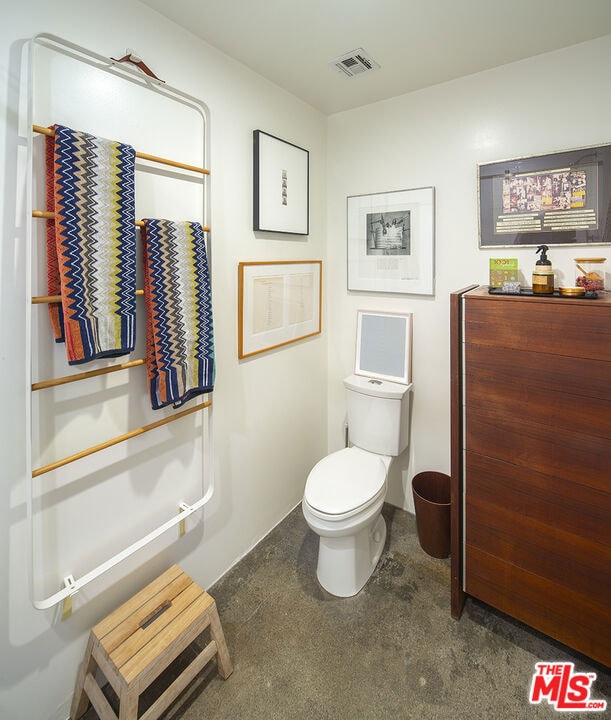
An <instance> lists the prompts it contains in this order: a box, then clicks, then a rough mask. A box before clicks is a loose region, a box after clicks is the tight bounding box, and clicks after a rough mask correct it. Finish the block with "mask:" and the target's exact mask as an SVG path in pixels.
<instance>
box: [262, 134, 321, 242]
mask: <svg viewBox="0 0 611 720" xmlns="http://www.w3.org/2000/svg"><path fill="white" fill-rule="evenodd" d="M309 161H310V154H309V152H308V151H307V150H304V149H303V148H300V147H298V146H297V145H293V143H290V142H287V141H286V140H281V139H280V138H277V137H274V136H273V135H270V134H269V133H266V132H263V130H254V131H253V229H254V230H263V231H268V232H278V233H289V234H293V235H307V234H308V233H309V172H310V169H309Z"/></svg>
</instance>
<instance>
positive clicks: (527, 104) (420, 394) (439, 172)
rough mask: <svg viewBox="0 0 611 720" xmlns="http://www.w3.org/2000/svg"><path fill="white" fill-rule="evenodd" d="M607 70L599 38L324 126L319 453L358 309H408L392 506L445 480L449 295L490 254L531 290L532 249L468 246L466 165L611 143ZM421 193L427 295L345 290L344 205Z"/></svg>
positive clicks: (340, 410)
mask: <svg viewBox="0 0 611 720" xmlns="http://www.w3.org/2000/svg"><path fill="white" fill-rule="evenodd" d="M610 63H611V37H609V36H607V37H605V38H602V39H600V40H596V41H593V42H590V43H585V44H582V45H577V46H573V47H571V48H569V49H565V50H562V51H559V52H554V53H549V54H545V55H540V56H538V57H535V58H532V59H530V60H525V61H523V62H518V63H513V64H511V65H506V66H504V67H501V68H498V69H495V70H491V71H488V72H484V73H480V74H477V75H473V76H470V77H467V78H463V79H460V80H456V81H454V82H450V83H446V84H443V85H438V86H436V87H432V88H429V89H426V90H422V91H419V92H415V93H411V94H409V95H404V96H401V97H397V98H394V99H391V100H388V101H385V102H380V103H376V104H373V105H369V106H366V107H362V108H359V109H356V110H352V111H348V112H343V113H339V114H337V115H333V116H332V117H330V118H329V132H328V163H327V187H328V208H329V210H328V212H329V222H328V228H327V235H328V243H327V269H328V274H329V277H331V278H334V280H335V282H333V283H332V284H330V286H329V293H328V296H327V300H328V318H329V319H328V331H329V337H330V338H333V342H332V343H330V345H329V446H330V448H331V449H337V448H339V447H341V445H342V443H343V430H342V425H343V420H344V407H345V406H344V403H343V388H342V385H341V380H342V378H343V377H344V376H345V375H347V374H348V373H349V372H350V371H351V368H352V364H353V345H352V343H353V338H354V326H355V317H356V310H357V309H358V308H368V309H383V310H405V311H411V312H413V314H414V347H413V353H414V355H413V382H414V407H413V419H412V436H411V447H410V450H409V451H406V452H405V453H404V455H403V456H402V457H401V458H400V459H399V460H398V461H396V463H395V470H394V472H393V473H392V475H391V487H390V492H389V499H390V500H391V501H392V502H393V503H394V504H396V505H398V506H403V507H406V508H410V509H413V501H412V496H411V484H410V483H411V478H412V477H413V476H414V474H415V473H417V472H420V471H423V470H439V471H441V472H449V467H450V456H449V418H450V415H449V409H450V401H449V294H450V292H452V291H453V290H458V289H460V288H462V287H465V286H467V285H469V284H471V283H482V284H486V283H487V279H488V260H489V258H490V257H499V256H501V257H503V256H507V255H509V256H512V257H518V261H519V264H520V268H521V270H522V273H523V277H522V282H523V283H524V284H527V285H530V278H531V272H532V267H533V265H534V262H535V260H536V257H535V252H534V248H520V249H511V250H508V249H503V250H499V249H496V250H479V249H478V237H477V231H478V220H477V180H476V178H477V175H476V165H477V163H482V162H492V161H495V160H502V159H505V158H513V157H520V156H524V155H536V154H542V153H546V152H553V151H556V150H562V149H567V148H575V147H581V146H585V145H597V144H602V143H608V142H610V141H611V130H610V126H609V117H610V116H611V97H610V95H609V93H608V92H607V89H606V88H607V86H608V68H609V65H610ZM406 72H409V69H408V68H406ZM423 186H434V187H435V193H436V293H435V297H434V298H428V297H418V296H415V295H384V294H372V293H366V292H347V290H346V282H345V277H346V197H347V196H349V195H362V194H366V193H378V192H385V191H390V190H401V189H408V188H418V187H423ZM575 252H576V249H575V248H556V247H553V248H551V250H550V254H549V255H550V258H551V259H552V262H553V265H554V266H555V268H556V270H557V279H560V280H562V279H563V278H564V280H565V281H566V280H567V279H568V280H569V282H571V283H572V278H573V275H572V273H573V267H572V258H573V257H574V256H575ZM596 254H598V253H596ZM604 254H606V253H603V255H604Z"/></svg>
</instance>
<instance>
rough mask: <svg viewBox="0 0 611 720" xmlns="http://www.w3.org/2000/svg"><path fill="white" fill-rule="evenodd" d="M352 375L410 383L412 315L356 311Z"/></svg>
mask: <svg viewBox="0 0 611 720" xmlns="http://www.w3.org/2000/svg"><path fill="white" fill-rule="evenodd" d="M354 372H355V374H356V375H366V376H368V377H373V378H378V379H379V380H389V381H391V382H396V383H402V384H403V385H408V384H409V383H410V382H411V381H412V313H393V312H387V313H385V312H377V311H376V312H374V311H370V310H359V311H358V312H357V324H356V359H355V367H354Z"/></svg>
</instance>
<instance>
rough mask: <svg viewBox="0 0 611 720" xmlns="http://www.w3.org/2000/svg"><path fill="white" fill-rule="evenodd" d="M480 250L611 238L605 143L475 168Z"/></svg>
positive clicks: (609, 161)
mask: <svg viewBox="0 0 611 720" xmlns="http://www.w3.org/2000/svg"><path fill="white" fill-rule="evenodd" d="M478 203H479V246H480V248H497V247H515V246H518V245H520V246H530V245H533V246H536V245H606V244H608V243H610V242H611V213H610V208H611V145H601V146H598V147H586V148H580V149H577V150H565V151H562V152H556V153H551V154H548V155H534V156H531V157H524V158H518V159H515V160H501V161H498V162H493V163H486V164H482V165H479V166H478Z"/></svg>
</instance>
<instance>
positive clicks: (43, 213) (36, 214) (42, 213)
mask: <svg viewBox="0 0 611 720" xmlns="http://www.w3.org/2000/svg"><path fill="white" fill-rule="evenodd" d="M32 217H33V218H42V219H43V220H55V213H54V212H49V211H48V210H32ZM136 225H137V226H138V227H144V220H136ZM202 230H203V231H204V232H210V227H209V226H208V225H204V226H202Z"/></svg>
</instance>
